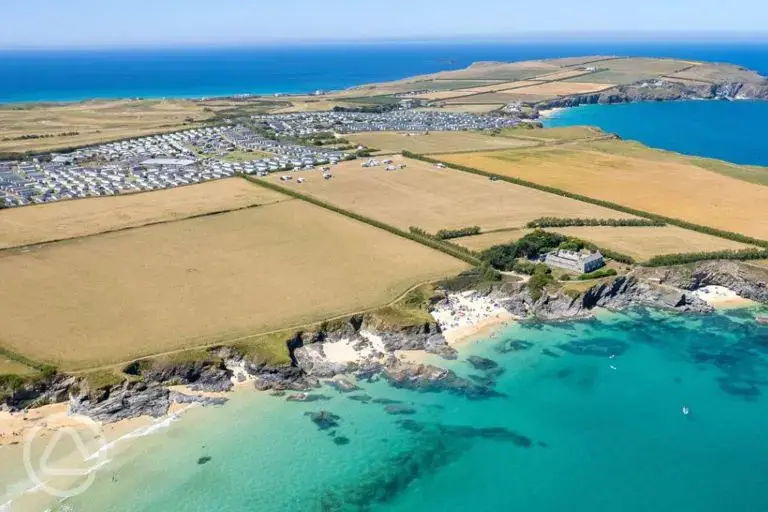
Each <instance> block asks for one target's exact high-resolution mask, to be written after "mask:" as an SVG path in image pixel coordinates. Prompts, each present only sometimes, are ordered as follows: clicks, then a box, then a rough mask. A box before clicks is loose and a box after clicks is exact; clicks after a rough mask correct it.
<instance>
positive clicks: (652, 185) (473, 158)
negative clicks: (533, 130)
mask: <svg viewBox="0 0 768 512" xmlns="http://www.w3.org/2000/svg"><path fill="white" fill-rule="evenodd" d="M600 144H603V145H610V144H613V145H616V144H618V145H620V144H622V142H620V141H603V142H601V143H600ZM587 146H588V145H587ZM595 147H596V146H595V144H594V143H592V147H591V148H590V147H579V146H578V144H573V145H569V146H559V147H547V148H530V149H525V148H524V149H519V150H515V151H495V152H485V153H471V154H470V153H466V154H456V155H442V156H441V159H443V160H444V161H447V162H453V163H457V164H462V165H466V166H469V167H472V168H476V169H481V170H484V171H487V172H492V173H495V174H501V175H506V176H512V177H516V178H522V179H524V180H528V181H532V182H535V183H539V184H542V185H548V186H552V187H556V188H560V189H563V190H567V191H569V192H574V193H578V194H582V195H585V196H589V197H593V198H597V199H602V200H606V201H611V202H614V203H618V204H621V205H624V206H630V207H632V208H636V209H639V210H643V211H648V212H653V213H657V214H661V215H666V216H669V217H674V218H678V219H683V220H686V221H689V222H694V223H696V224H701V225H705V226H711V227H715V228H719V229H724V230H728V231H734V232H737V233H743V234H745V235H749V236H752V237H755V238H760V239H768V215H766V213H768V206H766V205H768V187H765V186H760V185H754V184H751V183H748V182H746V181H743V180H740V179H736V178H732V177H729V176H725V175H723V174H719V173H717V172H712V171H708V170H705V169H704V168H702V167H700V166H697V165H694V164H692V163H690V162H687V161H685V160H684V159H681V160H680V161H674V160H671V161H667V160H666V159H649V158H641V157H635V156H631V155H623V154H616V153H620V152H618V151H617V152H614V153H610V152H607V151H600V150H597V149H594V148H595Z"/></svg>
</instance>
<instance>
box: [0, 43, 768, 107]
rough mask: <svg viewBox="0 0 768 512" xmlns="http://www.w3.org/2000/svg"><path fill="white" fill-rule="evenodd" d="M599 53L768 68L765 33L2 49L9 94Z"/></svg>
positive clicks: (170, 87) (257, 80) (375, 76)
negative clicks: (667, 38)
mask: <svg viewBox="0 0 768 512" xmlns="http://www.w3.org/2000/svg"><path fill="white" fill-rule="evenodd" d="M597 54H603V55H627V56H650V57H676V58H682V59H697V60H708V61H718V62H730V63H734V64H739V65H742V66H745V67H748V68H751V69H755V70H757V71H760V72H763V73H764V74H768V44H765V43H753V44H747V43H719V44H706V43H685V42H656V43H654V42H642V43H629V42H607V41H603V42H582V41H573V42H560V43H511V42H503V43H501V42H496V43H445V42H441V43H435V42H433V43H378V44H345V45H338V44H315V45H288V46H261V47H247V48H238V47H235V48H176V49H145V50H80V51H64V50H59V51H50V50H48V51H42V50H26V51H8V50H6V51H3V50H0V77H2V80H0V103H11V102H28V101H71V100H83V99H91V98H135V97H145V98H164V97H204V96H221V95H232V94H243V93H258V94H266V93H276V92H284V93H300V92H309V91H314V90H317V89H323V90H331V89H342V88H346V87H351V86H354V85H360V84H364V83H371V82H381V81H386V80H395V79H400V78H404V77H408V76H414V75H419V74H424V73H433V72H437V71H443V70H449V69H459V68H463V67H466V66H468V65H470V64H471V63H473V62H476V61H488V60H497V61H515V60H527V59H541V58H554V57H568V56H581V55H597Z"/></svg>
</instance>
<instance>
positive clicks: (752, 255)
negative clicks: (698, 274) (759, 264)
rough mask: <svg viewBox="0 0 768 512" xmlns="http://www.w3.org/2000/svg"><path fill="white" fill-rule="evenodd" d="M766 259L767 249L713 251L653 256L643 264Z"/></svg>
mask: <svg viewBox="0 0 768 512" xmlns="http://www.w3.org/2000/svg"><path fill="white" fill-rule="evenodd" d="M765 259H768V249H763V250H760V249H743V250H741V251H730V250H727V251H713V252H690V253H678V254H665V255H662V256H654V257H653V258H651V259H650V260H648V261H646V262H645V263H643V265H644V266H646V267H668V266H671V265H684V264H686V263H695V262H698V261H709V260H737V261H747V260H765Z"/></svg>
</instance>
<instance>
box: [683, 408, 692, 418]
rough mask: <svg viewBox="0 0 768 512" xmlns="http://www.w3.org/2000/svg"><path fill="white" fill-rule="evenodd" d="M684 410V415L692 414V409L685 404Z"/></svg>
mask: <svg viewBox="0 0 768 512" xmlns="http://www.w3.org/2000/svg"><path fill="white" fill-rule="evenodd" d="M682 411H683V416H688V415H689V414H691V410H690V409H689V408H687V407H686V406H683V409H682Z"/></svg>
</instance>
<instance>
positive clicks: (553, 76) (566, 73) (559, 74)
mask: <svg viewBox="0 0 768 512" xmlns="http://www.w3.org/2000/svg"><path fill="white" fill-rule="evenodd" d="M582 75H583V76H584V77H587V76H588V75H589V72H588V71H585V70H583V69H564V70H562V71H555V72H554V73H547V74H545V75H539V76H537V77H536V78H535V79H536V80H564V79H566V78H573V77H575V76H582ZM585 80H586V78H585Z"/></svg>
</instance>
